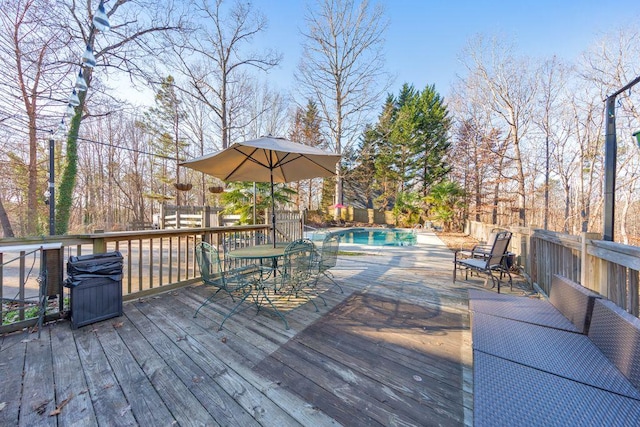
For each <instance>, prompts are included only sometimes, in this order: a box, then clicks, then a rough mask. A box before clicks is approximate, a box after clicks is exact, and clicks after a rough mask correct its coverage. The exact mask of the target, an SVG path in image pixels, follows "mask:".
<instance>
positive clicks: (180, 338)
mask: <svg viewBox="0 0 640 427" xmlns="http://www.w3.org/2000/svg"><path fill="white" fill-rule="evenodd" d="M186 339H187V336H186V335H185V336H183V337H178V339H177V340H176V342H178V341H185V340H186Z"/></svg>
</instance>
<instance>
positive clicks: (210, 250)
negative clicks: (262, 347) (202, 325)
mask: <svg viewBox="0 0 640 427" xmlns="http://www.w3.org/2000/svg"><path fill="white" fill-rule="evenodd" d="M196 260H197V262H198V267H199V269H200V277H201V278H202V281H203V282H204V284H205V285H207V286H212V287H214V288H217V290H216V291H215V292H214V294H213V295H211V296H210V297H209V298H207V299H206V300H205V301H204V302H203V303H202V304H201V305H200V307H198V309H197V310H196V312H195V313H194V314H193V317H196V316H197V315H198V312H199V311H200V309H201V308H202V307H204V306H205V305H207V304H208V303H209V302H210V301H211V300H212V299H213V298H214V297H215V296H216V295H217V294H218V292H220V291H224V292H226V293H227V294H229V296H230V297H231V301H233V302H234V303H235V298H234V294H236V296H239V297H240V300H239V302H238V303H237V304H236V305H235V306H234V307H233V309H232V310H231V311H230V312H229V313H228V314H227V315H226V316H225V317H224V319H223V320H222V323H220V327H219V328H218V330H221V329H222V325H224V322H226V321H227V319H228V318H229V317H231V316H232V315H233V314H234V313H235V312H236V310H237V309H238V308H239V307H240V305H241V304H242V303H243V302H244V301H245V300H246V299H247V298H248V297H249V296H250V295H251V294H252V292H253V289H254V284H255V283H256V278H255V273H256V272H258V267H257V266H256V265H247V266H243V267H238V268H234V269H231V270H227V271H224V269H223V268H222V263H221V262H220V254H219V253H218V250H217V249H216V248H215V247H213V246H211V245H210V244H209V243H207V242H200V243H198V245H197V246H196Z"/></svg>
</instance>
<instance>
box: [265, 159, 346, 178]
mask: <svg viewBox="0 0 640 427" xmlns="http://www.w3.org/2000/svg"><path fill="white" fill-rule="evenodd" d="M289 154H291V155H293V153H289ZM289 154H287V155H286V156H284V157H283V158H282V160H281V161H280V162H279V164H278V165H277V167H282V166H283V165H286V164H287V163H290V162H293V161H296V160H297V159H299V158H301V157H304V158H305V159H307V160H308V161H310V162H311V163H313V164H314V165H316V166H318V167H319V168H321V169H323V170H325V171H327V172H329V173H330V174H332V175H335V174H336V173H335V171H332V170H331V169H327V168H326V167H325V166H323V165H321V164H320V163H318V162H316V161H315V160H313V159H312V158H310V157H307V156H305V155H304V154H299V155H298V156H297V157H294V158H292V159H291V160H287V161H284V160H286V159H287V157H289ZM296 154H298V153H296ZM285 182H289V181H288V180H287V179H286V177H285Z"/></svg>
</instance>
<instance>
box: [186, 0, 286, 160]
mask: <svg viewBox="0 0 640 427" xmlns="http://www.w3.org/2000/svg"><path fill="white" fill-rule="evenodd" d="M194 3H195V5H194V7H195V9H194V11H195V13H196V14H198V15H199V16H200V17H201V18H202V20H203V22H204V23H203V25H202V26H201V27H200V28H199V29H198V30H197V32H196V34H193V35H190V36H189V37H186V38H184V40H182V41H181V42H178V43H176V44H175V46H174V51H175V53H176V54H177V57H178V61H179V62H180V63H179V67H180V69H181V71H182V73H184V74H185V76H186V79H187V81H188V87H186V88H185V90H186V91H188V92H189V93H190V94H191V95H192V96H194V97H195V98H196V99H197V100H198V101H200V102H202V103H204V104H205V105H207V106H208V107H209V108H211V110H212V111H213V113H214V114H215V116H216V117H217V119H218V121H219V126H220V134H221V147H222V148H226V147H227V146H228V145H229V142H230V141H231V140H232V137H233V135H234V131H237V130H238V129H242V128H243V127H245V126H247V125H249V124H250V123H251V122H252V121H253V120H255V119H256V117H257V115H259V114H260V113H262V111H259V112H257V113H255V114H254V115H247V104H246V99H247V96H248V94H249V93H250V90H251V85H250V78H249V76H247V74H245V73H246V71H247V70H248V69H255V70H262V71H268V70H269V69H271V68H273V67H275V66H276V65H278V64H279V63H280V60H281V55H280V54H279V53H277V52H274V51H271V50H266V51H265V52H263V53H254V52H251V51H249V50H246V49H247V48H249V47H250V46H251V42H252V41H253V40H254V38H255V37H256V36H258V35H259V34H260V33H262V32H264V31H265V30H266V29H267V20H266V18H265V17H264V16H263V15H262V14H261V13H259V12H258V11H255V10H254V9H253V8H252V6H251V3H246V2H241V1H236V2H235V3H234V4H233V6H232V7H231V8H230V9H229V11H228V13H227V14H225V13H224V10H223V9H224V8H223V4H224V3H225V2H224V1H223V0H215V1H214V2H213V4H210V3H212V2H211V1H210V0H198V1H196V2H194ZM194 57H197V58H198V60H197V61H194V60H193V58H194Z"/></svg>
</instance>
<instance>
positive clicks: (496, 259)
mask: <svg viewBox="0 0 640 427" xmlns="http://www.w3.org/2000/svg"><path fill="white" fill-rule="evenodd" d="M510 241H511V232H509V231H501V232H499V233H498V234H496V239H495V241H494V242H493V245H492V246H491V252H489V254H488V256H487V267H491V266H494V265H498V264H500V263H502V262H503V259H504V255H505V254H506V253H507V249H508V248H509V242H510Z"/></svg>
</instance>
